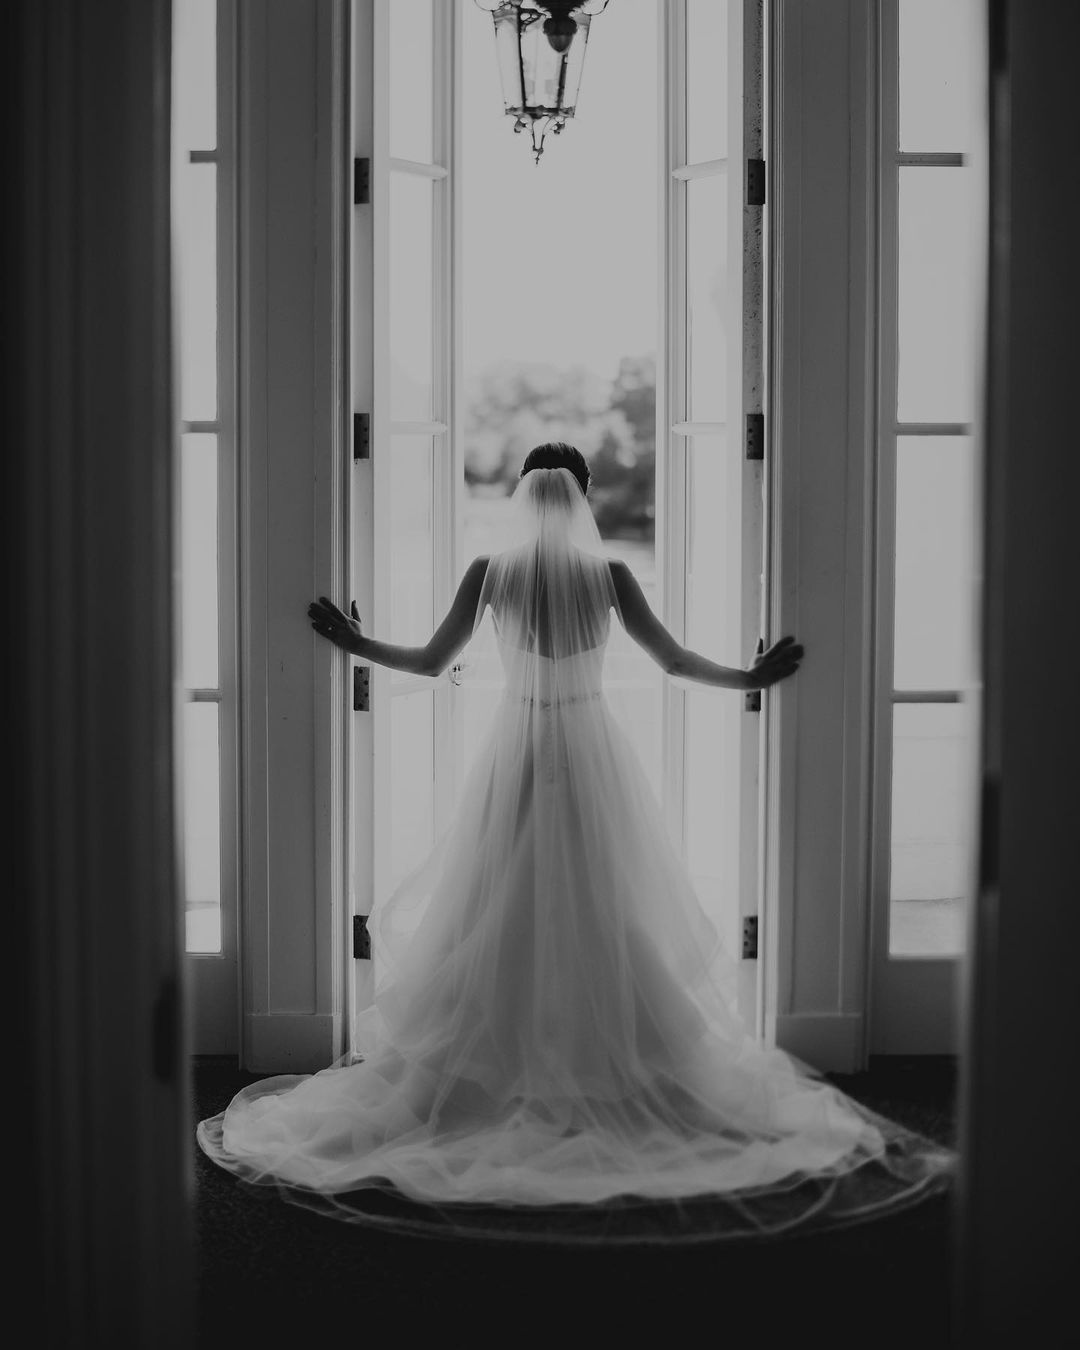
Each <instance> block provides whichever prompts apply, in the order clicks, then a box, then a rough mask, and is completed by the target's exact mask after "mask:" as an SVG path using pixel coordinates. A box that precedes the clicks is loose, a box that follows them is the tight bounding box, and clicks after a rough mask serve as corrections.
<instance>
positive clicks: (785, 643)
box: [746, 637, 803, 689]
mask: <svg viewBox="0 0 1080 1350" xmlns="http://www.w3.org/2000/svg"><path fill="white" fill-rule="evenodd" d="M802 658H803V649H802V647H801V645H800V644H799V643H798V642H796V641H795V639H794V638H793V637H782V638H781V639H780V641H779V642H774V643H773V645H772V646H771V647H770V648H769V650H768V651H767V652H759V653H758V654H757V655H756V656H755V657H754V659H753V661H752V662H751V664H750V669H749V670H748V671H747V672H746V688H747V689H768V687H769V686H770V685H772V684H776V683H777V682H778V681H780V680H786V679H787V677H788V676H789V675H794V674H795V672H796V671H797V670H798V668H799V662H800V661H801V660H802Z"/></svg>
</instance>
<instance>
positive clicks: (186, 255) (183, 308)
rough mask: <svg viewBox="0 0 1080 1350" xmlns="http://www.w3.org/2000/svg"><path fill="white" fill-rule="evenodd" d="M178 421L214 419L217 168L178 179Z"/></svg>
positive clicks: (186, 171)
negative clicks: (179, 418)
mask: <svg viewBox="0 0 1080 1350" xmlns="http://www.w3.org/2000/svg"><path fill="white" fill-rule="evenodd" d="M176 182H177V201H176V204H175V210H174V213H173V217H174V225H175V230H176V261H177V301H178V304H177V307H178V311H179V327H180V416H181V417H182V418H184V420H185V421H189V422H194V421H212V420H213V419H214V418H215V417H216V416H217V165H216V164H187V165H183V166H182V167H181V169H180V171H179V172H178V173H177V175H176Z"/></svg>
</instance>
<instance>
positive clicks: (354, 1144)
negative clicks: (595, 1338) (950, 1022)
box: [198, 469, 952, 1240]
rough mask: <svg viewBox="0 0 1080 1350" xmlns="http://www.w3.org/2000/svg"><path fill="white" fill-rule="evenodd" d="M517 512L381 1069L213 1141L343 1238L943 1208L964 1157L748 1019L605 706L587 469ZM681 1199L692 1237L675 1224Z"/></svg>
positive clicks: (383, 979) (419, 880)
mask: <svg viewBox="0 0 1080 1350" xmlns="http://www.w3.org/2000/svg"><path fill="white" fill-rule="evenodd" d="M515 508H516V510H517V512H518V516H519V523H520V527H521V535H520V540H519V542H518V544H517V545H516V546H515V547H513V548H510V549H508V550H506V551H505V552H503V553H500V554H497V555H496V556H494V557H493V558H492V559H491V561H490V562H489V564H488V568H487V574H486V578H485V581H484V587H483V593H482V595H481V600H480V604H479V607H478V611H477V619H476V624H477V625H479V623H480V620H481V619H482V618H483V617H484V615H485V613H486V612H487V610H488V609H489V608H490V610H491V612H492V615H493V618H494V624H495V629H496V632H497V638H498V645H499V652H500V656H501V659H502V664H503V668H504V671H505V677H506V678H505V689H504V692H503V694H502V697H501V700H500V702H499V705H498V708H497V709H496V712H495V716H494V721H493V725H492V729H491V731H490V732H489V734H488V736H487V740H486V744H485V745H484V746H483V748H482V750H481V751H480V752H479V754H478V756H477V759H476V762H475V763H474V765H473V768H472V770H471V771H470V775H469V777H468V780H467V785H466V787H465V790H464V792H463V794H462V797H461V802H460V805H459V807H458V809H457V814H456V817H455V819H454V821H453V823H452V825H451V826H450V828H449V829H448V830H447V832H446V833H445V834H444V836H443V838H442V840H441V841H440V843H439V844H438V845H437V847H436V848H435V850H434V851H433V853H432V854H431V856H430V857H429V858H427V859H426V860H425V861H424V862H423V863H422V865H421V866H420V867H418V869H417V870H416V871H415V872H414V873H413V874H412V876H410V877H409V878H407V879H406V880H405V882H404V883H402V885H401V886H400V887H399V888H398V890H397V891H396V892H395V893H394V895H393V896H392V897H391V898H390V899H389V900H388V901H387V902H386V903H385V905H384V906H383V907H382V908H381V910H377V911H376V912H375V913H374V914H373V915H372V916H371V919H370V922H369V928H370V930H371V932H372V937H373V943H374V957H375V961H376V972H377V984H376V992H375V1000H374V1004H373V1006H372V1007H371V1008H370V1009H368V1010H367V1012H366V1013H365V1014H364V1015H363V1016H362V1017H361V1019H360V1027H359V1032H358V1038H359V1049H360V1051H361V1052H362V1054H363V1058H362V1059H361V1060H360V1061H359V1062H352V1061H343V1062H340V1063H338V1064H336V1065H334V1066H332V1067H330V1068H327V1069H324V1070H323V1071H322V1072H320V1073H316V1074H314V1075H311V1076H308V1077H297V1076H283V1077H277V1078H269V1079H266V1080H264V1081H262V1082H259V1083H256V1084H254V1085H252V1086H251V1087H248V1088H245V1089H244V1090H243V1091H241V1092H240V1093H239V1094H238V1095H237V1096H236V1097H235V1098H234V1100H233V1101H232V1103H231V1104H230V1105H229V1107H228V1108H227V1109H226V1110H225V1111H224V1112H222V1113H221V1114H220V1115H218V1116H215V1117H213V1118H212V1119H210V1120H205V1121H203V1122H202V1123H201V1124H200V1125H199V1127H198V1140H199V1143H200V1145H201V1146H202V1148H203V1149H204V1150H205V1152H206V1153H207V1154H208V1155H209V1156H210V1157H211V1158H212V1159H213V1160H214V1161H215V1162H217V1163H219V1164H220V1165H221V1166H222V1167H225V1168H228V1169H229V1170H230V1171H232V1172H234V1173H236V1174H237V1175H238V1176H240V1177H242V1178H243V1179H245V1180H246V1181H248V1182H253V1183H258V1184H273V1185H276V1186H278V1187H279V1189H280V1190H281V1192H282V1194H283V1195H284V1196H285V1197H286V1198H287V1199H290V1200H293V1201H295V1202H297V1203H301V1204H308V1205H311V1206H314V1207H316V1208H320V1209H323V1210H325V1211H327V1212H329V1213H331V1214H333V1215H334V1216H336V1217H338V1218H343V1219H347V1220H352V1221H356V1222H368V1223H382V1224H383V1225H389V1226H391V1227H396V1228H400V1229H408V1228H411V1227H415V1226H416V1225H417V1224H423V1223H424V1221H425V1220H424V1218H423V1216H424V1214H425V1213H427V1214H430V1215H432V1222H433V1223H434V1222H435V1217H434V1216H436V1215H437V1216H438V1223H437V1226H438V1227H439V1228H441V1229H442V1230H443V1231H452V1232H476V1231H484V1224H483V1223H479V1222H478V1220H477V1218H476V1215H477V1214H479V1213H482V1212H484V1211H483V1210H482V1209H477V1208H476V1207H478V1206H480V1207H483V1206H487V1207H491V1206H495V1207H498V1208H499V1209H500V1210H501V1211H503V1213H502V1215H501V1217H500V1218H498V1219H495V1218H492V1219H491V1230H492V1231H495V1232H498V1234H499V1236H500V1237H507V1236H528V1235H529V1234H530V1232H535V1229H530V1227H529V1225H528V1224H527V1223H526V1224H522V1223H518V1224H516V1225H515V1224H513V1223H510V1222H509V1219H508V1213H509V1212H511V1211H515V1212H516V1213H517V1215H518V1217H519V1218H520V1216H521V1215H522V1213H523V1212H524V1211H526V1210H530V1209H531V1211H532V1214H533V1215H534V1216H535V1215H536V1213H537V1212H538V1207H539V1208H543V1209H547V1208H550V1207H562V1206H578V1207H580V1206H583V1205H585V1206H589V1207H600V1208H601V1209H602V1210H603V1211H604V1212H605V1213H610V1212H611V1211H612V1210H619V1211H622V1212H623V1219H622V1220H621V1222H620V1225H619V1231H620V1232H622V1233H624V1234H625V1233H627V1232H633V1231H635V1223H637V1224H638V1225H639V1229H638V1231H646V1232H648V1234H649V1235H650V1236H652V1237H654V1238H655V1237H657V1236H658V1234H661V1233H662V1235H663V1236H664V1238H665V1239H669V1240H679V1239H680V1238H691V1237H701V1236H710V1237H719V1236H745V1235H760V1234H771V1233H776V1232H781V1231H784V1230H787V1229H789V1228H792V1227H793V1226H796V1225H800V1226H835V1225H839V1224H845V1223H850V1222H853V1221H856V1220H859V1219H863V1218H866V1217H869V1216H871V1215H874V1214H878V1213H881V1212H884V1211H887V1210H890V1209H895V1208H898V1207H901V1206H904V1205H907V1204H910V1203H912V1202H913V1201H915V1200H918V1199H919V1198H921V1197H922V1196H925V1195H927V1194H929V1193H932V1192H934V1191H938V1190H940V1189H941V1188H942V1187H943V1186H944V1185H945V1184H946V1183H947V1179H948V1176H949V1173H950V1170H951V1164H952V1159H951V1155H950V1154H949V1153H948V1152H947V1151H946V1150H943V1149H941V1148H938V1147H937V1146H936V1145H934V1144H932V1143H930V1142H929V1141H928V1140H926V1139H923V1138H921V1137H920V1136H917V1135H914V1134H911V1133H909V1132H908V1131H906V1130H904V1129H902V1128H901V1127H900V1126H898V1125H896V1124H894V1123H893V1122H890V1121H887V1120H884V1119H882V1118H880V1117H878V1116H877V1115H875V1114H873V1113H871V1112H870V1111H868V1110H867V1109H865V1108H863V1107H862V1106H860V1105H859V1104H857V1103H855V1102H854V1101H852V1100H850V1099H849V1098H848V1097H846V1096H845V1095H844V1094H843V1093H841V1092H840V1091H839V1090H838V1089H836V1088H835V1087H834V1086H832V1085H830V1084H829V1083H827V1082H826V1081H825V1080H823V1079H821V1078H819V1077H817V1076H816V1075H814V1074H813V1073H812V1072H811V1071H810V1070H808V1069H806V1068H805V1066H802V1065H800V1064H798V1063H797V1062H796V1061H794V1060H793V1059H792V1058H791V1057H789V1056H788V1055H787V1054H785V1053H784V1052H783V1051H781V1050H778V1049H770V1048H767V1047H765V1046H763V1045H761V1044H760V1043H759V1042H757V1041H756V1040H755V1039H754V1038H753V1037H751V1036H749V1035H748V1034H747V1033H746V1031H745V1030H744V1029H743V1027H742V1025H741V1023H740V1022H739V1020H738V1019H737V1017H736V1016H735V1015H734V1013H733V1012H732V1010H731V1009H730V1007H729V1005H728V1003H727V1000H726V997H725V994H724V989H725V987H726V985H727V980H726V978H725V975H726V972H725V962H726V960H727V958H726V957H725V956H724V954H723V952H722V951H721V950H720V947H719V943H718V940H717V934H716V930H715V928H714V926H713V925H712V923H711V921H710V920H709V919H708V918H707V916H706V915H705V913H704V912H703V910H702V908H701V905H700V904H699V902H698V899H697V897H696V895H695V893H694V890H693V887H692V885H691V882H690V880H689V877H688V875H687V872H686V870H685V867H684V865H683V863H682V861H681V859H680V857H679V855H678V853H677V852H676V850H675V849H674V847H673V845H672V844H671V843H670V841H669V838H668V835H667V832H666V829H665V827H664V824H663V822H662V819H661V816H660V811H659V808H658V805H657V802H656V798H655V796H654V795H653V793H652V790H651V788H650V787H649V785H648V782H647V780H646V778H645V775H644V772H643V770H642V767H641V765H640V763H639V762H638V760H637V758H636V755H635V752H634V750H633V748H632V746H631V744H630V742H629V740H628V739H627V737H626V736H625V734H624V733H623V731H622V729H621V728H620V727H619V726H618V725H617V723H616V721H615V719H614V717H613V715H612V712H611V711H610V709H609V707H608V706H607V702H606V699H605V695H604V692H603V686H602V668H603V661H604V650H605V642H606V639H607V635H608V629H609V625H610V619H611V612H612V610H613V609H614V610H616V612H618V603H617V599H616V595H615V590H614V587H613V583H612V578H611V571H610V567H609V565H608V563H607V562H606V561H605V559H604V557H603V555H602V553H601V548H600V541H599V536H598V534H597V531H596V526H595V524H594V522H593V519H592V514H591V512H590V510H589V508H588V506H587V504H586V501H585V498H584V496H583V494H582V493H581V490H580V488H579V487H578V485H577V482H576V481H575V479H574V478H573V476H572V475H571V474H570V473H569V472H568V471H567V470H565V469H537V470H533V471H532V472H531V473H529V474H526V475H525V477H524V478H523V479H522V481H521V484H520V485H519V487H518V489H517V492H516V493H515ZM474 631H475V630H474ZM716 696H717V697H718V698H724V697H730V695H729V694H727V693H725V692H724V691H720V690H718V691H717V693H716ZM380 1191H382V1192H389V1193H391V1194H392V1195H395V1196H398V1197H402V1196H403V1197H407V1198H408V1200H410V1201H413V1202H423V1203H422V1204H420V1205H416V1204H413V1205H412V1206H409V1205H405V1206H404V1209H403V1208H402V1207H400V1206H399V1208H398V1209H397V1210H392V1211H391V1212H390V1213H389V1214H388V1213H387V1212H386V1210H385V1206H382V1207H381V1208H380V1207H379V1205H377V1204H376V1205H375V1206H374V1207H372V1205H371V1204H370V1203H366V1201H365V1195H366V1197H367V1200H368V1201H370V1199H371V1198H372V1194H373V1192H374V1193H378V1192H380ZM673 1201H674V1202H677V1203H676V1204H675V1205H674V1206H672V1203H671V1202H673ZM691 1201H696V1202H699V1203H697V1204H689V1205H688V1202H691ZM700 1202H703V1203H700ZM665 1204H666V1205H667V1207H668V1210H669V1211H671V1212H677V1213H678V1215H679V1219H678V1220H677V1221H676V1222H668V1221H665V1222H663V1223H659V1226H658V1221H657V1220H656V1215H657V1213H658V1212H661V1211H662V1210H663V1207H664V1205H665ZM650 1207H651V1208H650ZM406 1210H407V1211H408V1213H406V1212H405V1211H406ZM579 1212H580V1210H579ZM594 1212H595V1210H594ZM633 1212H636V1213H637V1215H638V1216H639V1218H638V1219H637V1220H635V1219H634V1218H633ZM487 1213H488V1214H489V1215H490V1213H491V1211H490V1209H489V1210H488V1211H487ZM627 1213H629V1215H630V1217H627ZM645 1214H649V1215H651V1216H652V1217H651V1218H650V1219H649V1221H648V1223H645V1221H644V1219H642V1218H641V1217H640V1216H642V1215H645ZM641 1224H644V1225H645V1226H644V1228H641V1227H640V1225H641ZM575 1232H577V1233H578V1235H579V1236H582V1235H584V1236H586V1237H587V1236H588V1235H589V1234H592V1235H593V1236H595V1235H596V1234H597V1232H600V1233H602V1234H603V1233H604V1229H602V1228H601V1229H599V1230H598V1229H597V1228H596V1227H595V1226H593V1227H592V1228H590V1227H589V1226H588V1225H585V1226H584V1227H581V1228H579V1229H577V1230H575Z"/></svg>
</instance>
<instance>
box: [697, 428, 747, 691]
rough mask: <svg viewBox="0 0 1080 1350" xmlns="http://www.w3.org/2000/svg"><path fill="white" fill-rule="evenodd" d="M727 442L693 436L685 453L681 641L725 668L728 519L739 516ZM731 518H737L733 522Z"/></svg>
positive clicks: (728, 656)
mask: <svg viewBox="0 0 1080 1350" xmlns="http://www.w3.org/2000/svg"><path fill="white" fill-rule="evenodd" d="M726 455H727V438H726V437H725V436H723V435H716V436H693V437H691V438H690V439H689V440H688V441H687V452H686V515H687V537H686V641H687V644H688V645H689V646H690V647H693V648H694V650H695V651H699V652H701V653H702V654H703V655H704V656H708V657H710V658H711V659H712V660H714V661H719V662H721V663H722V664H727V665H731V664H734V663H735V661H736V660H737V659H738V658H737V655H736V653H735V652H734V651H732V650H731V623H730V618H729V615H728V610H727V606H728V601H729V592H730V590H731V587H730V585H729V584H728V578H727V565H726V554H725V548H726V545H727V541H728V538H729V531H728V529H727V526H726V521H727V518H728V516H729V515H730V514H731V512H732V511H733V510H734V511H735V512H736V513H737V512H738V510H739V506H740V503H739V501H738V500H732V499H731V496H730V493H729V490H728V465H727V463H726ZM736 518H737V517H736Z"/></svg>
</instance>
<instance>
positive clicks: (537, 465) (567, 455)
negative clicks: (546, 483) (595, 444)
mask: <svg viewBox="0 0 1080 1350" xmlns="http://www.w3.org/2000/svg"><path fill="white" fill-rule="evenodd" d="M531 469H569V470H570V472H571V473H572V474H573V475H574V477H575V478H576V479H577V480H578V483H579V484H580V485H581V491H582V493H587V492H588V491H589V484H590V482H592V474H591V473H590V472H589V465H588V462H587V460H586V459H585V456H584V455H583V454H582V453H581V451H580V450H578V449H576V448H575V447H574V446H572V445H567V443H566V442H565V441H545V442H544V444H543V445H537V446H535V447H534V448H533V449H532V450H530V451H529V453H528V454H527V455H526V456H525V463H524V464H523V465H522V466H521V473H520V474H519V475H518V477H519V478H524V477H525V475H526V474H527V473H528V472H529V471H530V470H531Z"/></svg>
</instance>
